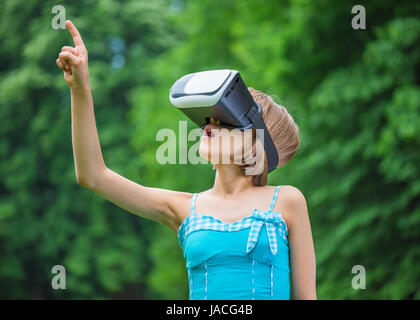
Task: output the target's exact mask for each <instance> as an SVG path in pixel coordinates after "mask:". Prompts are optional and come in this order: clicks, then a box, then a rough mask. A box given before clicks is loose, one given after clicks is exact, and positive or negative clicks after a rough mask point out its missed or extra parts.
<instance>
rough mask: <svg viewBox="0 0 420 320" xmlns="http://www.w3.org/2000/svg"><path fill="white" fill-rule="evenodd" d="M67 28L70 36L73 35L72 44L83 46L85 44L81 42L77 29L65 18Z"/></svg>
mask: <svg viewBox="0 0 420 320" xmlns="http://www.w3.org/2000/svg"><path fill="white" fill-rule="evenodd" d="M66 26H67V29H69V31H70V33H71V36H72V37H73V41H74V45H75V46H76V47H82V48H85V44H84V43H83V40H82V37H81V36H80V33H79V31H78V30H77V29H76V27H75V26H74V24H73V22H71V21H70V20H66Z"/></svg>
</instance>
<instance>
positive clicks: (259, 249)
mask: <svg viewBox="0 0 420 320" xmlns="http://www.w3.org/2000/svg"><path fill="white" fill-rule="evenodd" d="M279 187H280V186H277V187H276V189H275V192H274V195H273V199H272V201H271V205H270V208H269V210H266V211H263V210H259V209H254V211H253V212H252V214H251V215H249V216H247V217H245V218H243V219H241V220H239V221H236V222H233V223H225V222H223V221H221V220H219V219H217V218H215V217H213V216H209V215H205V214H200V213H196V212H195V199H196V198H197V194H196V193H194V194H193V198H192V201H191V213H190V215H189V216H188V217H187V218H186V219H185V220H184V221H183V222H182V223H181V225H180V227H179V229H178V241H179V244H180V246H181V248H182V251H183V254H184V258H185V262H186V268H187V271H188V282H189V299H191V300H197V299H198V300H207V299H208V300H254V299H260V300H261V299H262V300H271V299H277V300H279V299H282V300H286V299H290V283H289V272H290V268H289V244H288V239H287V225H286V223H285V221H284V220H283V218H282V215H281V213H280V212H273V208H274V204H275V202H276V199H277V195H278V190H279Z"/></svg>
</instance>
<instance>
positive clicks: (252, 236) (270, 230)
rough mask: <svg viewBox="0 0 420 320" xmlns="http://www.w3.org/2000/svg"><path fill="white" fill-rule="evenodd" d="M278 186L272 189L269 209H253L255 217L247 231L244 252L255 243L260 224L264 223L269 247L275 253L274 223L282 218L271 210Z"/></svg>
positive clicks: (281, 221)
mask: <svg viewBox="0 0 420 320" xmlns="http://www.w3.org/2000/svg"><path fill="white" fill-rule="evenodd" d="M279 188H280V186H277V187H276V190H275V191H274V195H273V199H272V200H271V204H270V209H268V210H267V211H262V210H258V209H254V212H253V214H252V216H253V217H254V218H255V219H254V222H253V223H252V225H251V231H250V232H249V237H248V242H247V247H246V252H247V253H248V252H250V251H251V250H252V249H253V248H254V247H255V245H256V243H257V241H258V237H259V235H260V232H261V228H262V226H263V225H264V224H265V228H266V230H267V237H268V241H269V243H270V249H271V252H272V253H273V254H276V253H277V238H276V224H282V223H283V218H282V217H281V215H279V214H278V213H275V212H273V209H274V205H275V203H276V200H277V195H278V192H279Z"/></svg>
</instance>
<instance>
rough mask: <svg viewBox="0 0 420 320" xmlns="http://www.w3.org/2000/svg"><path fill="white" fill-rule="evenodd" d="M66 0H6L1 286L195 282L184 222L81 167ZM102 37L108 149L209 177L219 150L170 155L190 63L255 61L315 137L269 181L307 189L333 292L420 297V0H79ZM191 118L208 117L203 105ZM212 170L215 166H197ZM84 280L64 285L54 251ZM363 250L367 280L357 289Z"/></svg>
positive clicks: (264, 86) (186, 180) (0, 29)
mask: <svg viewBox="0 0 420 320" xmlns="http://www.w3.org/2000/svg"><path fill="white" fill-rule="evenodd" d="M55 4H56V3H54V2H52V1H31V2H27V1H23V0H7V1H2V2H1V3H0V16H1V19H0V43H1V45H0V62H1V63H0V119H1V126H0V134H1V136H0V176H1V180H0V298H24V299H34V298H40V299H80V298H89V299H108V298H112V299H121V298H124V299H186V298H187V297H188V288H187V280H186V277H187V275H186V270H185V264H184V260H183V257H182V252H181V248H180V246H179V244H178V241H177V238H176V235H175V234H174V233H173V232H172V231H171V230H170V229H169V228H167V227H165V226H163V225H159V224H156V223H155V222H152V221H148V220H145V219H142V218H139V217H138V216H135V215H132V214H130V213H128V212H125V211H123V209H121V208H119V207H116V206H115V205H113V204H112V203H110V202H108V201H106V200H104V199H101V198H100V197H99V196H98V195H96V194H94V193H92V192H91V191H89V190H87V189H84V188H81V187H80V186H79V185H78V184H77V182H76V176H75V171H74V160H73V153H72V142H71V122H70V120H71V118H70V95H69V89H68V88H67V87H66V84H65V81H64V80H63V75H62V72H61V71H60V70H59V69H58V68H57V67H56V65H55V59H56V57H57V56H58V53H59V52H60V50H61V47H62V46H64V45H73V43H72V40H71V37H70V35H69V33H68V31H67V30H54V29H53V28H52V27H51V19H52V18H53V16H54V15H53V14H52V13H51V8H52V7H53V6H54V5H55ZM60 4H62V5H64V7H65V8H66V17H67V18H68V19H71V20H72V21H73V22H74V23H75V25H76V26H77V27H78V29H79V31H80V32H81V34H82V36H83V39H84V42H85V44H86V46H87V49H88V51H89V69H90V80H91V86H92V92H93V98H94V103H95V116H96V123H97V127H98V134H99V138H100V141H101V146H102V152H103V155H104V159H105V162H106V164H107V166H108V167H109V168H111V169H112V170H114V171H116V172H118V173H119V174H121V175H124V176H125V177H127V178H129V179H131V180H133V181H135V182H137V183H141V184H143V185H147V186H154V187H161V188H168V189H173V190H180V191H188V192H200V191H202V190H205V189H207V188H209V187H211V185H212V183H213V178H214V171H213V170H212V169H211V166H210V165H191V164H189V165H165V166H162V165H160V164H158V163H157V162H156V158H155V153H156V149H157V147H158V146H159V145H160V143H161V142H159V141H156V133H157V131H158V130H159V129H161V128H172V129H174V130H176V131H177V130H178V120H187V119H186V118H185V117H184V116H182V114H181V113H179V112H178V111H177V110H175V108H173V107H172V106H171V105H170V103H169V99H168V90H169V88H170V86H171V85H172V83H173V82H174V81H175V80H176V79H178V78H179V77H180V76H182V75H184V74H187V73H190V72H196V71H202V70H208V69H219V68H220V69H222V68H229V69H236V70H240V72H241V75H242V77H243V78H244V81H245V83H246V84H247V85H248V86H250V87H254V88H256V89H258V90H262V91H264V92H266V93H268V94H270V95H274V96H275V100H276V102H278V103H281V104H283V105H284V106H285V107H286V108H287V109H288V110H289V112H290V113H291V114H292V115H293V117H294V118H295V121H296V122H297V124H298V125H299V127H300V129H301V131H300V132H301V139H302V145H301V148H300V150H299V151H298V153H297V154H296V156H295V158H294V159H293V160H292V161H291V162H290V164H288V165H286V166H285V167H283V168H281V169H278V170H276V171H274V172H273V173H271V174H270V175H269V184H271V185H278V184H290V185H293V186H296V187H297V188H299V189H300V190H301V191H302V192H303V193H304V195H305V197H306V200H307V204H308V209H309V214H310V219H311V224H312V232H313V238H314V243H315V250H316V256H317V289H318V298H320V299H412V298H414V299H418V298H420V291H419V289H418V288H419V284H420V269H419V268H418V265H419V263H420V227H419V226H420V179H419V178H420V169H419V165H418V164H419V163H420V153H419V147H420V135H419V128H420V87H419V82H420V73H419V70H420V68H419V62H420V61H419V59H420V19H419V14H420V4H419V3H417V2H414V1H399V2H398V3H395V2H392V1H379V0H374V1H369V2H366V1H359V2H358V3H357V4H362V5H364V6H365V8H366V18H367V29H366V30H353V29H352V28H351V19H352V17H353V15H352V14H351V8H352V6H353V5H355V3H350V2H337V1H332V0H322V1H307V0H293V1H265V2H264V4H262V3H261V2H258V1H251V0H242V1H228V2H226V1H221V0H201V1H185V2H182V1H181V0H177V1H175V0H173V1H172V0H159V1H138V0H131V1H129V0H127V1H112V0H106V1H93V0H90V1H88V0H85V1H62V2H61V3H60ZM188 127H189V128H190V129H192V128H194V125H193V124H192V123H191V122H190V121H188ZM196 177H200V179H197V178H196ZM57 264H61V265H63V266H65V267H66V270H67V289H66V290H53V289H52V288H51V279H52V277H53V274H52V273H51V268H52V266H53V265H57ZM354 265H363V266H364V267H365V268H366V276H367V279H366V290H354V289H353V288H352V286H351V279H352V277H353V276H354V274H352V273H351V270H352V267H353V266H354Z"/></svg>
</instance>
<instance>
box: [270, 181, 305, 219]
mask: <svg viewBox="0 0 420 320" xmlns="http://www.w3.org/2000/svg"><path fill="white" fill-rule="evenodd" d="M273 211H274V212H281V214H282V217H283V219H284V220H285V222H286V224H287V225H288V226H289V225H292V224H295V223H296V222H297V221H299V220H301V219H306V217H307V216H308V209H307V203H306V199H305V196H304V194H303V193H302V191H300V190H299V189H298V188H296V187H294V186H291V185H282V186H280V188H279V192H278V196H277V201H276V203H275V205H274V208H273Z"/></svg>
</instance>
